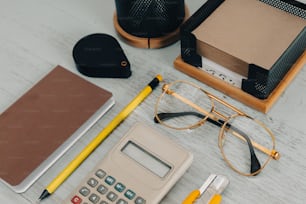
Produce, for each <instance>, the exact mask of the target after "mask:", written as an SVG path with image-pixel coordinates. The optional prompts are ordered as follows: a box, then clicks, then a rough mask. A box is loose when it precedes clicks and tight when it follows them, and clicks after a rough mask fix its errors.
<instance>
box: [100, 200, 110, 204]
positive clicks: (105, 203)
mask: <svg viewBox="0 0 306 204" xmlns="http://www.w3.org/2000/svg"><path fill="white" fill-rule="evenodd" d="M100 204H108V202H106V201H104V200H102V201H101V203H100Z"/></svg>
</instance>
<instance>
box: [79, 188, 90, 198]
mask: <svg viewBox="0 0 306 204" xmlns="http://www.w3.org/2000/svg"><path fill="white" fill-rule="evenodd" d="M79 193H80V194H81V195H82V196H85V197H86V196H88V195H89V193H90V190H89V189H88V188H86V187H82V188H81V189H80V190H79Z"/></svg>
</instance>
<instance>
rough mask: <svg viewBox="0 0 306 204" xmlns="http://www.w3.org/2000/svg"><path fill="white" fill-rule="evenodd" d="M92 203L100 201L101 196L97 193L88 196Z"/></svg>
mask: <svg viewBox="0 0 306 204" xmlns="http://www.w3.org/2000/svg"><path fill="white" fill-rule="evenodd" d="M88 199H89V200H90V201H91V202H92V203H98V201H99V200H100V197H99V196H98V195H96V194H94V193H93V194H91V195H90V196H89V198H88Z"/></svg>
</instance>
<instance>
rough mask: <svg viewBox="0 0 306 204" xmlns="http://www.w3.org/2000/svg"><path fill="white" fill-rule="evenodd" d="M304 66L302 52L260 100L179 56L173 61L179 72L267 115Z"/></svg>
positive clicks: (305, 59) (304, 55)
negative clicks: (277, 82) (276, 83)
mask: <svg viewBox="0 0 306 204" xmlns="http://www.w3.org/2000/svg"><path fill="white" fill-rule="evenodd" d="M305 64H306V51H304V53H303V54H302V55H301V56H300V57H299V58H298V60H297V61H296V62H295V63H294V64H293V66H292V67H291V69H290V70H289V71H288V72H287V74H286V75H285V76H284V78H283V79H282V80H281V82H280V83H279V84H278V85H277V87H276V88H275V89H274V90H273V91H272V93H271V94H270V95H269V96H268V98H267V99H263V100H262V99H258V98H256V97H254V96H252V95H250V94H248V93H246V92H244V91H243V90H241V89H240V88H237V87H235V86H233V85H231V84H229V83H227V82H225V81H223V80H221V79H219V78H217V77H214V76H212V75H210V74H209V73H206V72H205V71H202V70H201V68H197V67H194V66H192V65H190V64H188V63H186V62H184V61H183V60H182V58H181V56H178V57H177V58H176V59H175V61H174V67H175V68H176V69H178V70H180V71H181V72H183V73H185V74H187V75H189V76H191V77H193V78H195V79H197V80H199V81H201V82H203V83H205V84H207V85H208V86H211V87H213V88H215V89H217V90H218V91H221V92H223V93H224V94H226V95H228V96H230V97H232V98H233V99H236V100H238V101H240V102H242V103H244V104H245V105H248V106H250V107H252V108H254V109H256V110H258V111H261V112H263V113H267V112H268V111H269V109H270V108H271V107H272V105H273V104H274V103H275V102H276V100H277V99H278V98H279V97H280V95H281V94H282V93H283V92H284V90H285V89H286V87H287V86H288V85H289V84H290V82H291V81H292V80H293V79H294V77H295V76H296V75H297V73H298V72H299V71H300V70H301V69H302V68H303V66H304V65H305Z"/></svg>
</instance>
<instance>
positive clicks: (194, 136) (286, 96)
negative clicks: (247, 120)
mask: <svg viewBox="0 0 306 204" xmlns="http://www.w3.org/2000/svg"><path fill="white" fill-rule="evenodd" d="M303 1H304V3H305V0H303ZM0 2H1V7H0V30H1V31H0V72H1V74H0V98H1V100H0V111H1V112H2V111H4V110H5V109H6V108H7V107H8V106H9V105H11V104H12V103H13V102H14V101H15V100H17V99H18V98H19V97H20V96H21V95H22V94H23V93H24V92H25V91H26V90H28V89H29V88H30V87H31V86H33V85H34V83H35V82H37V81H38V80H39V79H40V78H41V77H42V76H43V75H45V74H46V73H47V72H48V71H49V70H51V69H52V68H53V67H54V66H56V65H57V64H60V65H62V66H64V67H66V68H67V69H69V70H71V71H73V72H75V73H77V74H79V73H78V72H77V70H76V68H75V65H74V62H73V59H72V55H71V52H72V48H73V46H74V44H75V43H76V42H77V41H78V40H79V39H80V38H82V37H83V36H85V35H88V34H92V33H108V34H110V35H113V36H115V37H116V38H117V39H118V40H119V42H120V44H121V46H122V47H123V49H124V51H125V54H126V55H127V57H128V59H129V61H130V63H131V68H132V71H133V74H132V76H131V77H130V78H128V79H102V78H88V77H85V76H82V75H80V74H79V75H80V76H82V77H84V78H86V79H87V80H89V81H91V82H93V83H95V84H97V85H98V86H101V87H104V88H106V89H108V90H110V91H111V92H112V93H113V95H114V97H115V100H116V105H115V106H114V107H113V109H112V110H111V111H110V112H108V113H107V114H106V115H105V116H104V117H103V118H102V119H101V120H100V121H99V122H98V123H97V124H96V125H95V126H94V127H93V128H92V129H91V130H90V131H89V132H88V133H86V135H84V137H83V138H82V139H81V140H80V141H79V142H78V143H77V144H76V145H75V146H74V147H73V148H72V149H71V150H70V151H69V152H68V153H67V154H65V155H64V156H63V157H62V158H61V159H60V160H59V161H58V162H57V163H56V164H55V165H54V166H53V167H52V168H51V169H50V170H48V171H47V172H46V173H45V174H44V175H43V176H42V177H41V178H40V179H39V180H38V181H37V182H36V183H35V184H34V185H33V186H32V187H31V188H30V189H29V190H28V191H26V192H25V193H23V194H16V193H14V192H12V191H11V190H10V189H8V188H7V187H6V186H5V185H4V184H2V183H0V203H3V204H10V203H18V204H22V203H35V202H36V200H37V198H38V197H39V195H40V193H41V191H42V190H43V189H44V188H45V186H46V185H47V184H48V183H49V182H50V181H51V180H52V179H53V178H54V177H55V176H56V175H57V174H58V172H59V171H61V170H62V169H63V167H64V166H66V165H67V163H68V162H69V161H70V160H71V159H72V158H73V157H74V156H75V155H76V154H78V153H79V151H80V150H81V149H82V148H83V147H84V146H85V145H86V144H87V143H88V142H89V141H90V140H91V139H92V138H93V137H94V136H96V134H98V133H99V131H100V130H101V129H102V128H104V127H105V125H106V124H107V123H108V122H109V121H110V120H111V119H112V118H113V117H114V116H115V115H116V114H117V113H118V112H119V111H120V110H121V109H122V108H123V107H124V106H125V105H126V104H127V102H128V101H130V100H131V99H132V98H133V97H134V96H135V95H136V94H137V93H138V92H139V91H140V90H141V89H142V88H143V87H144V86H145V85H146V84H147V83H148V82H149V81H150V80H151V79H152V78H153V77H154V76H155V75H156V74H158V73H159V74H162V75H163V76H164V78H165V80H167V81H172V80H174V79H187V80H190V81H194V82H196V81H195V80H194V79H192V78H190V77H188V76H186V75H184V74H183V73H180V72H179V71H177V70H175V69H174V68H173V65H172V63H173V60H174V59H175V58H176V57H177V55H178V54H179V53H180V45H179V43H175V44H173V45H171V46H169V47H167V48H163V49H158V50H147V49H137V48H134V47H131V46H129V45H127V44H125V43H124V42H122V41H121V40H120V38H119V37H118V36H117V34H116V33H115V30H114V27H113V24H112V18H113V13H114V11H115V5H114V1H113V0H91V1H83V0H27V1H24V0H0ZM204 2H205V0H186V4H187V6H188V7H189V10H190V13H193V12H194V11H195V10H196V9H197V8H199V7H200V6H201V5H202V4H203V3H204ZM197 83H199V82H197ZM199 84H200V83H199ZM202 87H203V88H205V89H207V90H209V91H211V92H212V93H214V94H216V95H218V96H220V97H224V98H225V100H227V101H228V102H230V103H232V104H233V105H235V106H237V107H238V108H240V109H242V110H244V111H246V112H247V113H249V114H250V115H252V116H254V117H255V118H258V119H260V120H262V121H264V122H266V123H267V124H268V126H269V127H270V128H271V129H272V130H273V132H274V133H275V135H276V139H277V141H276V142H277V143H276V145H277V149H278V150H279V152H280V153H281V155H282V157H281V159H280V160H279V161H272V162H271V163H269V165H268V166H267V167H266V169H264V171H263V172H262V173H261V174H260V175H259V176H256V177H252V178H247V177H243V176H240V175H238V174H236V173H235V172H233V171H232V170H230V169H229V168H228V167H227V165H226V164H225V162H224V161H223V160H222V157H221V154H220V151H219V149H218V147H217V134H218V128H216V127H214V126H211V125H209V124H206V125H204V126H202V127H200V128H197V129H195V130H192V131H174V130H170V129H167V128H164V127H161V126H159V125H156V124H154V122H153V120H152V118H153V108H152V107H153V105H154V103H155V101H156V98H157V96H158V95H159V93H160V90H159V89H158V90H155V91H154V92H153V93H152V94H151V95H150V96H149V97H148V98H147V99H146V100H145V102H144V103H142V104H141V105H140V106H139V107H137V109H136V110H134V111H133V113H132V114H131V115H130V116H129V117H128V118H127V119H126V120H125V121H124V122H123V123H122V124H121V125H120V126H119V127H118V128H117V129H116V130H115V131H114V132H113V133H112V134H111V135H110V136H109V137H108V139H106V140H105V141H104V142H103V143H102V144H101V146H100V147H98V149H96V151H95V152H94V153H93V154H92V155H91V156H90V157H89V158H88V159H87V160H86V161H85V162H84V163H83V164H82V165H81V166H80V167H79V168H78V169H77V170H76V171H75V172H74V173H73V175H72V176H70V177H69V179H68V180H67V181H66V182H65V183H64V184H63V185H61V186H60V188H59V189H58V190H57V191H56V192H55V193H54V194H53V195H52V196H50V197H49V198H48V199H46V200H45V201H43V202H42V203H45V204H55V203H61V201H62V200H63V199H65V197H66V196H67V195H68V194H69V193H70V192H71V191H72V189H73V188H74V186H76V185H77V184H78V183H79V182H80V180H81V178H83V177H84V176H85V175H86V174H87V172H88V171H90V170H91V169H92V168H93V167H94V165H95V164H96V163H97V162H98V161H99V160H100V159H101V158H102V157H103V155H105V154H106V153H107V151H108V150H109V149H110V148H111V147H112V146H113V145H114V144H115V143H116V142H117V141H118V140H119V139H120V137H121V136H122V134H124V133H125V132H126V131H127V130H128V129H129V128H130V127H131V126H132V124H134V123H135V122H136V121H143V122H145V123H147V124H150V125H152V126H153V127H155V128H157V129H158V130H160V131H161V132H162V133H164V134H166V135H168V136H169V137H171V138H172V139H173V140H175V141H176V142H178V143H180V144H182V145H183V146H184V147H186V148H187V149H189V150H190V151H192V152H193V154H194V162H193V164H192V166H191V168H190V169H189V170H188V171H187V172H186V174H185V175H184V176H183V177H182V179H181V180H180V181H179V182H178V183H177V184H176V185H175V186H174V188H173V189H172V190H171V191H170V192H169V193H168V194H167V196H166V197H165V198H164V199H163V201H162V203H166V204H177V203H180V202H181V201H182V200H183V198H184V197H185V196H186V195H187V194H188V193H189V192H190V191H191V190H193V189H195V188H198V187H199V186H200V185H201V184H202V182H203V181H204V180H205V179H206V178H207V177H208V176H209V174H210V173H216V174H224V175H226V176H227V177H228V178H229V179H230V185H229V187H228V188H227V189H226V191H225V192H224V194H223V203H235V204H236V203H277V204H278V203H305V200H306V179H305V178H304V176H305V173H306V125H305V121H306V116H305V115H306V94H305V87H306V67H304V68H303V69H302V71H301V72H300V73H299V74H298V76H297V77H296V78H295V80H294V81H293V82H292V83H291V84H290V86H289V87H288V88H287V89H286V91H285V92H284V93H283V94H282V96H281V97H280V99H279V100H278V101H277V103H276V104H275V105H274V106H273V108H272V109H271V110H270V111H269V113H267V114H263V113H260V112H257V111H254V110H252V109H250V108H248V107H246V106H244V105H242V104H241V103H239V102H237V101H234V100H232V99H230V98H228V97H226V96H223V95H222V94H221V93H219V92H217V91H215V90H213V89H211V88H210V87H207V86H206V85H204V84H202Z"/></svg>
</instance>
